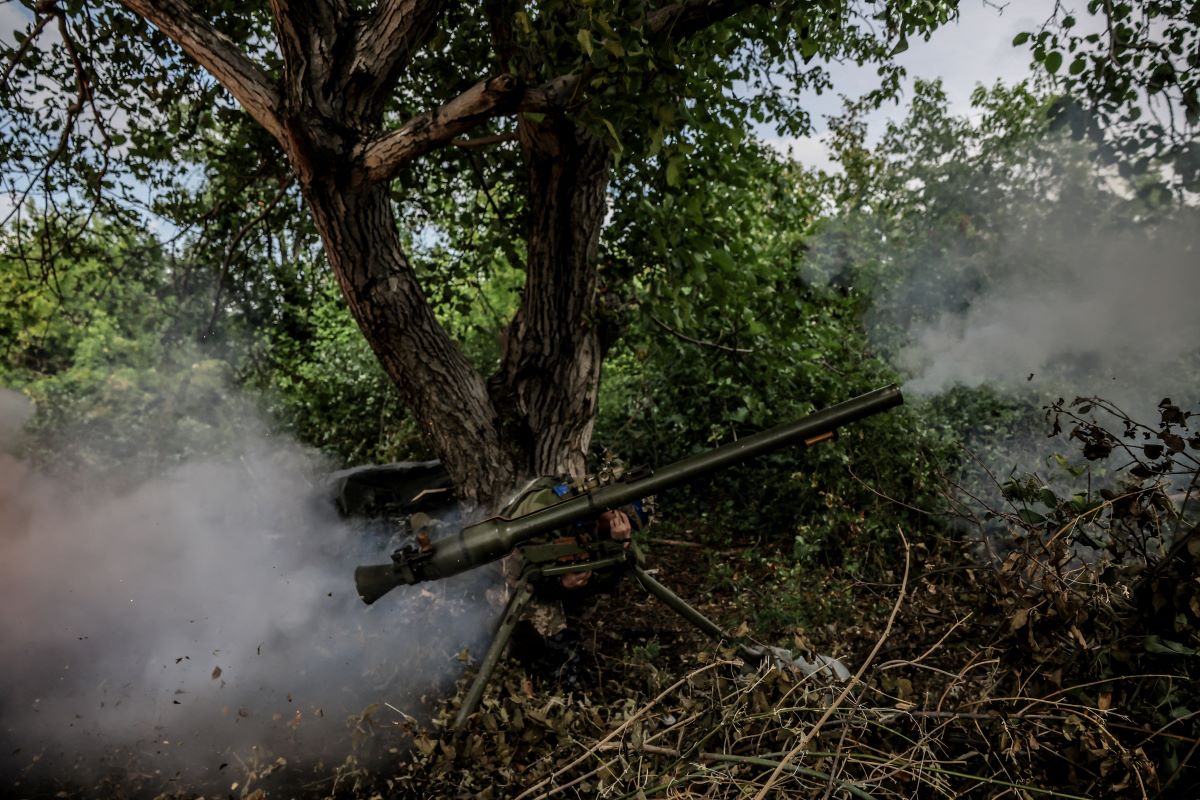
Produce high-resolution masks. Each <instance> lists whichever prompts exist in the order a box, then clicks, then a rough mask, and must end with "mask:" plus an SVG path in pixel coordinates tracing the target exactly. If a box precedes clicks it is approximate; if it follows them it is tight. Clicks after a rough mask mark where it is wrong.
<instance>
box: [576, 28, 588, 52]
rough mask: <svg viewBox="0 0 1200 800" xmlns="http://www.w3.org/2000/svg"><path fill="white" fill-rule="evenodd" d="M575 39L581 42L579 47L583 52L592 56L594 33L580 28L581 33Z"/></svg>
mask: <svg viewBox="0 0 1200 800" xmlns="http://www.w3.org/2000/svg"><path fill="white" fill-rule="evenodd" d="M575 38H576V39H578V40H579V46H580V47H582V48H583V52H585V53H587V54H588V55H589V56H590V55H591V54H592V32H591V31H589V30H588V29H587V28H580V29H579V33H577V34H575Z"/></svg>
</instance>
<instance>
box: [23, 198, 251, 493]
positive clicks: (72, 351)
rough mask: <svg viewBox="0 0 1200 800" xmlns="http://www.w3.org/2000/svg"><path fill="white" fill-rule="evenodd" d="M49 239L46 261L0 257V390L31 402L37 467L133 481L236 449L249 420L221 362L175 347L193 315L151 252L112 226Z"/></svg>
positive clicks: (96, 225)
mask: <svg viewBox="0 0 1200 800" xmlns="http://www.w3.org/2000/svg"><path fill="white" fill-rule="evenodd" d="M67 225H68V226H69V227H71V228H72V229H75V228H76V224H75V223H74V221H70V222H68V223H67ZM55 233H56V232H55V231H48V232H47V234H46V235H45V236H43V237H40V238H39V241H42V242H50V241H54V242H57V243H59V245H60V246H59V247H58V249H56V250H55V251H54V252H52V253H48V254H47V253H42V252H31V251H30V250H27V249H25V250H22V249H17V248H14V250H13V252H10V253H9V254H8V255H5V256H0V295H3V296H4V297H6V298H8V302H6V303H5V304H4V305H3V308H2V309H0V341H2V342H3V343H4V353H3V359H2V360H0V382H2V383H3V384H4V385H6V386H8V387H11V388H16V389H19V390H21V391H23V392H24V393H25V394H26V395H27V396H28V397H29V398H30V399H32V400H33V401H34V404H35V407H36V409H37V414H36V416H35V418H34V419H33V421H32V422H31V428H32V430H31V433H32V440H31V446H32V448H33V451H34V455H35V456H37V457H40V458H42V459H44V460H51V459H52V460H53V461H54V462H55V465H56V466H57V467H58V468H66V467H68V466H69V465H71V464H72V463H74V464H78V465H89V466H92V467H110V466H116V465H122V466H125V467H128V468H129V469H130V471H131V474H130V477H131V478H136V477H137V476H138V475H139V474H144V473H147V472H151V471H153V470H155V469H157V468H159V467H160V466H161V465H162V464H163V463H169V462H171V461H175V460H178V459H181V458H184V457H186V456H189V455H195V454H204V453H212V452H215V451H216V450H218V449H219V448H221V447H222V446H223V445H224V444H226V443H228V442H229V441H231V439H232V437H234V436H236V435H237V429H238V428H239V427H242V426H244V425H245V424H246V423H247V418H246V414H247V409H246V408H245V407H244V406H243V405H241V404H239V403H238V402H236V399H235V396H234V395H233V394H232V393H231V391H230V389H231V385H232V378H233V375H232V369H231V366H230V364H229V363H228V362H226V361H225V360H222V359H221V358H214V357H212V355H211V354H209V353H205V352H204V351H203V349H202V348H199V347H196V346H194V345H191V344H190V343H188V342H186V341H180V340H178V339H177V338H175V336H174V331H176V330H177V328H178V327H179V326H181V325H186V323H187V319H188V313H189V312H188V307H187V304H186V303H184V302H182V299H181V297H180V296H179V295H178V294H177V293H175V292H174V291H173V278H176V277H178V276H177V275H176V274H175V273H174V269H173V267H172V266H171V265H170V264H169V263H168V261H167V260H166V259H165V257H164V254H163V251H162V248H161V247H160V246H159V245H158V244H157V242H155V241H154V240H153V239H152V238H150V237H146V236H139V235H133V234H130V233H128V232H127V231H126V230H125V229H123V228H122V227H121V226H120V225H117V224H114V223H111V222H108V221H96V222H93V223H92V224H91V226H90V227H89V228H87V229H85V230H84V233H83V234H82V235H80V236H76V237H74V238H72V239H65V242H64V238H65V237H59V236H56V235H55ZM42 269H45V270H46V272H45V273H44V274H43V273H42V272H41V271H40V270H42Z"/></svg>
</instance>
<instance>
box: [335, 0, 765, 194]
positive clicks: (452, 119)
mask: <svg viewBox="0 0 1200 800" xmlns="http://www.w3.org/2000/svg"><path fill="white" fill-rule="evenodd" d="M406 2H416V3H418V4H419V3H420V2H421V0H396V4H402V3H406ZM773 2H774V0H686V2H681V3H672V4H670V5H668V6H664V7H663V8H660V9H657V10H655V11H652V12H651V13H650V14H649V15H648V16H647V17H646V29H647V32H648V33H649V35H650V36H651V37H653V38H656V39H660V40H663V39H671V40H681V39H684V38H686V37H687V36H690V35H692V34H694V33H697V32H699V31H701V30H703V29H705V28H707V27H709V26H711V25H715V24H716V23H718V22H722V21H724V20H726V19H728V18H729V17H731V16H733V15H734V14H736V13H738V12H739V11H743V10H745V9H747V8H750V7H753V6H763V7H767V6H770V5H772V3H773ZM493 28H495V21H493ZM580 82H581V77H580V75H579V74H578V73H571V74H567V75H560V76H559V77H557V78H554V79H553V80H550V81H547V82H546V83H543V84H542V85H540V86H535V87H520V86H519V83H518V81H517V80H516V79H515V78H514V77H513V76H511V75H508V74H501V75H497V76H495V77H493V78H488V79H486V80H483V81H480V82H479V83H477V84H475V85H474V86H472V87H471V88H470V89H468V90H467V91H465V92H463V93H462V94H460V95H459V96H458V97H456V98H454V99H453V100H451V101H450V102H448V103H446V104H445V105H442V106H439V107H438V108H435V109H433V110H432V111H426V112H425V113H423V114H421V115H419V116H416V117H413V118H412V119H410V120H409V121H408V122H405V123H404V124H403V125H401V126H400V127H399V128H396V129H394V130H391V131H388V132H387V133H384V134H382V135H380V136H377V137H375V138H374V139H372V140H370V141H368V142H366V143H365V144H364V145H363V146H362V147H361V148H360V151H359V161H360V163H361V165H362V166H363V167H364V168H365V172H366V178H367V180H368V181H370V182H376V181H381V180H388V179H390V178H392V177H394V176H395V175H396V173H397V172H399V171H400V169H401V168H402V167H403V166H404V165H405V164H406V163H408V162H409V161H412V160H413V159H415V158H418V157H420V156H422V155H424V154H426V153H429V152H431V151H433V150H436V149H438V148H440V147H443V146H445V145H447V144H449V143H451V142H452V141H453V140H454V139H455V138H457V137H459V136H462V135H463V134H464V133H466V132H467V131H469V130H471V129H472V128H474V127H476V126H477V125H481V124H483V123H485V122H487V121H488V120H490V119H493V118H495V117H498V116H503V115H507V114H512V113H515V112H517V111H536V112H543V113H544V112H550V111H559V110H562V109H563V108H565V107H567V106H568V105H569V104H570V103H572V102H573V101H575V100H576V99H577V95H578V93H579V89H580Z"/></svg>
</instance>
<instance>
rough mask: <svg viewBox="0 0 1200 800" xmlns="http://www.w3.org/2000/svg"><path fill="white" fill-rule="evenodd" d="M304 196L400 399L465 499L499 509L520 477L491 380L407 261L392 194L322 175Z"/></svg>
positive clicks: (348, 297) (356, 316)
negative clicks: (445, 325)
mask: <svg viewBox="0 0 1200 800" xmlns="http://www.w3.org/2000/svg"><path fill="white" fill-rule="evenodd" d="M304 194H305V199H306V200H307V202H308V205H309V208H310V209H311V210H312V213H313V218H314V220H315V222H316V226H317V230H318V231H320V234H321V238H322V239H323V241H324V244H325V252H326V254H327V255H328V257H329V261H330V264H331V265H332V267H333V271H334V274H335V275H336V276H337V280H338V283H339V284H340V286H341V289H342V294H343V295H344V296H345V298H346V302H347V304H348V305H349V308H350V313H351V314H352V315H353V316H354V319H355V321H356V322H357V323H358V326H359V328H360V329H361V330H362V333H363V335H364V336H365V337H366V339H367V341H368V342H369V343H370V345H371V349H372V350H373V351H374V352H375V355H376V357H377V358H378V359H379V362H380V364H382V365H383V368H384V370H385V371H386V372H387V374H388V375H389V377H391V379H392V381H393V382H394V383H395V385H396V387H397V389H398V390H399V392H400V396H401V399H402V400H403V401H404V403H405V405H406V406H407V407H408V409H409V411H410V412H411V413H412V415H413V417H414V418H415V419H416V420H417V422H418V424H420V426H421V429H422V431H423V432H424V434H425V436H426V438H427V441H428V443H429V444H430V446H431V447H433V449H434V450H435V451H436V452H437V453H438V455H439V456H440V457H441V458H442V461H443V463H444V464H445V465H446V468H447V470H449V472H450V475H451V477H452V478H453V480H454V482H455V485H456V486H457V487H458V491H459V494H460V496H461V498H462V499H463V500H464V501H465V502H466V503H467V504H468V505H476V506H479V507H480V508H481V509H482V510H485V511H486V510H488V509H491V508H493V507H494V506H495V505H496V503H497V502H498V501H501V500H502V499H503V495H504V494H505V493H506V492H508V491H511V488H512V486H513V485H514V484H515V483H516V481H517V479H518V477H519V475H518V474H517V472H516V469H515V464H514V461H513V459H512V455H511V453H510V448H509V447H508V446H507V444H506V443H505V442H504V441H502V438H501V436H500V429H499V426H498V424H497V422H498V420H497V416H496V412H495V409H494V407H493V406H492V402H491V399H490V398H489V396H488V392H487V386H486V383H485V381H484V379H483V377H482V376H481V375H480V374H479V373H478V371H477V370H475V368H474V367H472V366H471V364H470V363H468V362H467V360H466V358H465V357H464V356H463V354H462V351H461V350H460V349H459V348H458V346H457V345H456V344H455V343H454V342H453V341H452V340H451V339H450V338H449V337H448V336H447V335H446V333H445V331H444V330H443V329H442V327H441V325H439V324H438V321H437V320H436V318H435V317H434V315H433V310H432V308H431V307H430V305H429V303H428V301H427V300H426V298H425V296H424V294H423V293H422V291H421V288H420V286H419V285H418V283H417V279H416V275H415V274H414V272H413V270H412V267H411V265H410V264H409V262H408V259H407V258H406V257H405V254H404V251H403V249H402V248H401V246H400V241H399V237H398V235H397V230H396V224H395V221H394V219H393V217H392V208H391V199H390V197H389V193H388V189H387V187H385V186H378V185H374V186H353V187H348V188H342V187H339V186H338V185H337V184H336V183H335V181H334V180H332V179H331V178H324V179H320V180H316V181H314V182H313V183H312V184H310V185H308V186H306V187H305V191H304Z"/></svg>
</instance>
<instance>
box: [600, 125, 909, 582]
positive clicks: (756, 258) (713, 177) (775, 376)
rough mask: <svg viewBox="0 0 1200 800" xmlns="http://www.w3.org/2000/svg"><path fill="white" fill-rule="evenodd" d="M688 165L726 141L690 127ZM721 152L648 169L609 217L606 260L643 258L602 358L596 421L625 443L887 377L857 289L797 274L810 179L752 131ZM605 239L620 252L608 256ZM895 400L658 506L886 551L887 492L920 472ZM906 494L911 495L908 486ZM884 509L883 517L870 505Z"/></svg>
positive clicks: (735, 432)
mask: <svg viewBox="0 0 1200 800" xmlns="http://www.w3.org/2000/svg"><path fill="white" fill-rule="evenodd" d="M695 147H696V149H697V152H696V154H695V155H694V157H693V164H694V165H701V166H703V165H707V164H709V163H710V162H709V161H708V159H711V160H712V161H713V162H715V161H716V160H718V159H721V158H728V157H729V154H730V150H731V149H732V148H731V147H730V145H729V144H728V143H726V142H721V141H713V140H710V139H699V140H697V142H696V143H695ZM736 147H737V149H736V150H735V151H734V152H736V153H737V155H738V157H737V160H736V161H735V162H734V163H735V164H736V165H737V166H736V167H735V168H733V169H726V170H718V169H717V168H716V167H715V165H714V166H713V168H712V169H711V171H704V172H699V171H696V172H693V173H692V174H690V175H689V176H688V178H687V179H686V180H685V181H681V182H680V183H679V185H678V186H672V185H671V181H670V179H669V175H668V174H666V172H665V165H664V171H663V172H662V173H660V176H659V179H658V181H657V182H656V183H651V184H649V191H648V192H647V197H646V198H645V200H644V201H643V202H642V203H641V204H639V206H638V207H637V208H636V213H632V210H631V211H630V212H626V213H618V214H617V215H615V216H614V220H613V225H612V229H611V230H612V233H613V240H614V241H613V242H612V244H611V245H610V251H609V252H610V253H612V254H613V257H614V261H615V263H614V264H613V265H612V266H611V267H609V269H612V270H620V269H622V268H628V265H629V264H640V265H644V271H643V272H639V273H637V274H636V275H635V276H634V283H635V285H636V286H638V287H641V288H642V289H643V290H644V294H643V295H640V296H637V295H635V296H633V297H630V298H628V299H627V302H628V303H629V304H630V308H629V310H628V312H627V313H628V314H629V317H630V318H629V325H630V327H629V329H628V331H627V332H626V334H625V336H624V337H623V338H622V340H621V342H620V343H619V344H618V345H617V347H616V349H615V350H614V351H613V353H612V354H611V355H610V357H609V360H608V362H607V365H606V372H605V376H604V383H603V388H602V396H601V418H600V420H599V423H598V426H597V434H596V438H597V440H598V441H600V442H603V443H606V444H608V445H609V446H611V447H613V448H615V449H617V450H619V451H620V452H621V454H622V456H624V457H626V460H629V461H633V462H639V463H648V464H656V463H666V462H669V461H672V460H674V459H677V458H680V457H683V456H685V455H687V454H688V453H690V452H694V451H696V450H698V449H700V448H707V447H713V446H716V445H718V444H723V443H725V442H728V441H732V440H733V439H734V438H736V437H737V436H742V435H746V434H749V433H751V432H754V431H756V430H761V429H763V428H766V427H768V426H770V425H774V424H778V423H782V422H784V421H788V420H791V419H795V418H797V417H799V416H802V415H804V414H807V413H809V412H811V411H813V410H814V409H816V408H821V407H824V406H827V405H832V404H833V403H836V402H838V401H841V400H844V399H847V398H848V397H849V396H852V395H854V394H858V393H860V392H862V391H865V390H867V389H871V388H875V387H877V386H880V385H883V384H885V383H888V382H890V381H891V380H892V379H893V377H894V376H893V374H892V372H891V371H890V370H889V369H888V368H887V367H886V365H884V364H883V363H882V362H881V361H879V360H878V359H877V358H875V357H874V356H873V355H871V353H870V346H869V344H868V342H867V339H866V335H865V332H864V330H863V327H862V324H861V320H860V314H859V306H858V299H857V298H856V297H855V296H853V295H851V294H848V293H845V292H841V291H838V290H836V289H833V288H830V287H827V286H818V285H813V284H811V283H810V282H809V281H808V280H806V278H805V275H804V261H803V259H804V254H805V251H806V246H807V245H806V234H807V233H808V232H809V231H810V230H811V229H812V226H813V224H814V220H815V219H816V217H817V215H818V212H819V196H818V195H817V192H816V186H817V184H816V182H815V181H814V179H813V178H812V176H809V175H806V174H805V173H803V172H802V171H800V170H799V169H797V168H796V167H795V166H794V165H791V164H787V163H784V162H782V161H781V160H779V159H778V157H777V156H774V155H773V154H771V153H769V152H768V151H765V150H763V149H761V148H760V147H759V146H757V145H755V144H753V143H752V142H749V141H747V142H742V143H740V144H739V145H737V146H736ZM618 254H620V255H624V257H625V259H626V260H625V261H624V262H623V261H621V260H617V256H618ZM915 427H916V426H914V425H913V424H912V420H911V418H909V416H908V414H907V412H906V411H904V410H901V411H899V412H892V413H889V414H888V415H885V418H883V419H879V420H873V421H870V422H868V423H865V424H862V425H856V426H852V427H851V428H850V429H849V430H846V431H843V432H842V439H841V442H840V443H839V445H837V446H836V447H830V448H821V447H817V448H815V449H814V450H813V451H811V452H809V453H798V452H786V453H781V454H777V455H773V456H770V457H767V458H764V459H761V460H760V462H759V463H757V464H755V465H753V466H751V467H747V468H741V469H738V470H736V471H733V472H731V473H726V474H723V475H720V476H716V477H715V478H713V479H712V480H710V481H707V482H705V484H704V485H703V486H702V487H698V488H697V489H695V490H694V491H693V492H691V493H685V492H680V491H677V492H674V493H672V495H671V497H670V498H667V503H668V505H667V506H666V509H667V511H666V513H665V514H664V515H663V516H664V517H665V518H666V519H667V520H669V524H672V525H677V526H679V527H681V528H688V529H694V530H695V533H696V535H698V536H699V537H701V538H704V539H706V540H708V541H710V542H713V543H720V544H726V543H729V542H736V543H739V544H745V543H751V542H757V543H764V544H766V545H768V546H769V547H772V548H779V547H782V548H784V550H785V551H786V552H787V554H788V556H787V557H788V558H795V559H797V560H798V561H799V563H802V564H812V563H835V564H839V565H843V566H847V567H849V568H851V569H852V570H863V571H870V570H874V569H876V568H878V567H879V566H880V565H881V564H885V563H890V562H891V561H892V558H893V555H894V554H893V553H892V552H889V548H888V546H887V545H886V544H885V543H886V542H887V541H888V540H889V539H890V538H891V536H892V535H893V533H894V525H895V521H896V520H895V516H894V509H890V508H889V509H888V514H887V516H886V517H885V516H881V515H879V516H877V515H876V513H875V512H876V511H877V510H880V509H881V508H882V507H883V503H882V501H881V500H880V499H879V497H878V496H877V495H875V494H873V493H872V492H871V491H869V490H868V489H867V488H865V487H864V485H863V484H862V483H860V482H859V481H858V479H857V478H855V477H854V476H853V475H852V474H851V472H850V469H851V468H853V469H854V470H855V471H856V472H858V473H860V474H861V476H862V477H863V479H864V480H865V481H866V482H867V483H869V484H871V485H872V486H873V487H875V488H877V489H878V490H879V491H881V492H883V493H885V494H888V493H895V494H897V495H898V496H904V497H914V496H922V493H924V492H930V491H932V489H933V474H932V471H931V467H930V464H929V462H928V461H927V460H926V457H925V453H924V450H925V448H926V447H927V442H926V441H925V438H924V436H923V434H920V433H917V434H916V435H914V434H913V433H912V432H911V431H912V430H913V429H914V428H915ZM914 493H915V494H914ZM885 520H886V521H885Z"/></svg>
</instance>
